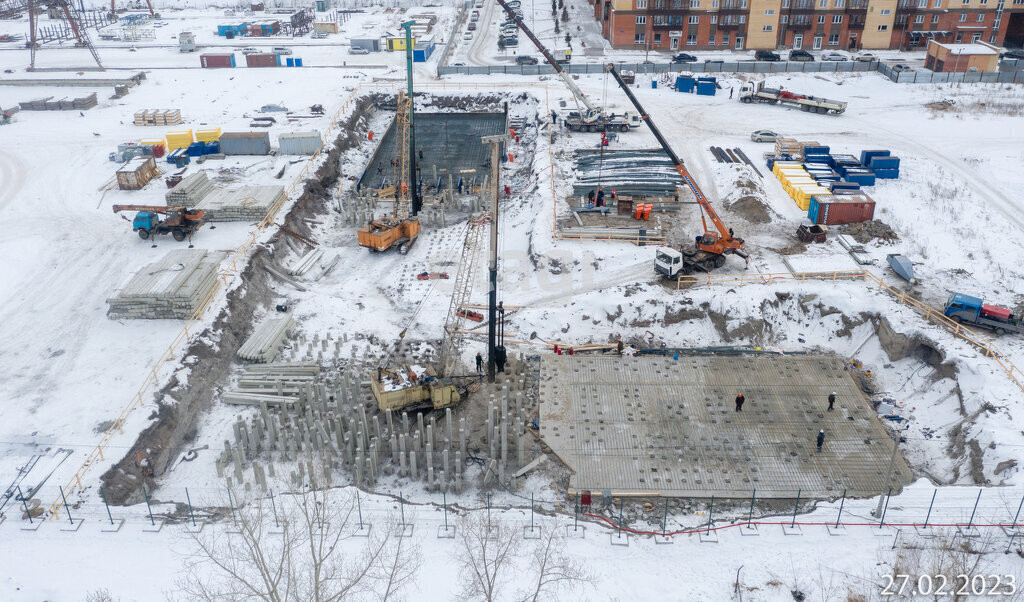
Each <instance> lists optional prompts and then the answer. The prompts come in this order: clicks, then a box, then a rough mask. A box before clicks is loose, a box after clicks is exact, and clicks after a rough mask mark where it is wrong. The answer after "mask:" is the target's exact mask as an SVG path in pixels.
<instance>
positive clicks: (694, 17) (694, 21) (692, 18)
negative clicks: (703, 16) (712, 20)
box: [690, 15, 700, 25]
mask: <svg viewBox="0 0 1024 602" xmlns="http://www.w3.org/2000/svg"><path fill="white" fill-rule="evenodd" d="M698 23H700V16H699V15H690V25H697V24H698Z"/></svg>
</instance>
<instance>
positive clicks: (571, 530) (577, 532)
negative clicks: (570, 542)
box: [565, 525, 587, 539]
mask: <svg viewBox="0 0 1024 602" xmlns="http://www.w3.org/2000/svg"><path fill="white" fill-rule="evenodd" d="M565 536H566V537H568V538H570V539H585V538H586V536H587V528H586V527H584V526H583V525H575V526H573V525H566V526H565Z"/></svg>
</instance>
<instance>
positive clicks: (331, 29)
mask: <svg viewBox="0 0 1024 602" xmlns="http://www.w3.org/2000/svg"><path fill="white" fill-rule="evenodd" d="M313 31H315V32H317V33H338V24H337V23H334V22H331V21H322V22H317V23H313Z"/></svg>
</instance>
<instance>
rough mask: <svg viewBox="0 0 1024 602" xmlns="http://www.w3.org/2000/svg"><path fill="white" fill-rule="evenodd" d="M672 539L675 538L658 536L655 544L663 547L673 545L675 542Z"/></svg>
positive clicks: (655, 537) (655, 538)
mask: <svg viewBox="0 0 1024 602" xmlns="http://www.w3.org/2000/svg"><path fill="white" fill-rule="evenodd" d="M672 537H674V536H672V535H661V534H658V535H655V536H654V543H656V544H661V545H668V544H673V543H675V541H673V539H672Z"/></svg>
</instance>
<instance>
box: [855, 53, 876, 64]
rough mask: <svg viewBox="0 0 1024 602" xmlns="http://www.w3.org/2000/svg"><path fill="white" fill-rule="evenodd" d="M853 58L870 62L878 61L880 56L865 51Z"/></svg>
mask: <svg viewBox="0 0 1024 602" xmlns="http://www.w3.org/2000/svg"><path fill="white" fill-rule="evenodd" d="M853 60H855V61H860V62H862V63H870V62H873V61H877V60H878V56H876V55H874V54H871V53H870V52H865V53H863V54H858V55H857V56H856V57H854V59H853Z"/></svg>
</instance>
